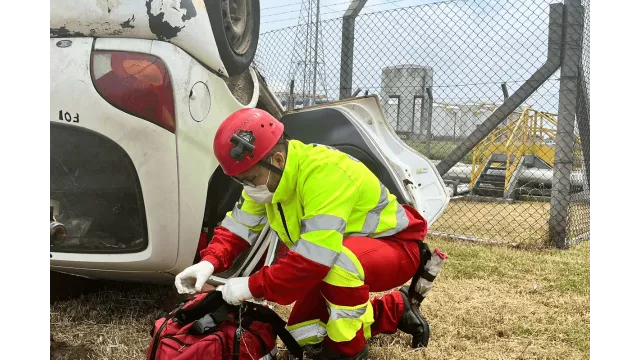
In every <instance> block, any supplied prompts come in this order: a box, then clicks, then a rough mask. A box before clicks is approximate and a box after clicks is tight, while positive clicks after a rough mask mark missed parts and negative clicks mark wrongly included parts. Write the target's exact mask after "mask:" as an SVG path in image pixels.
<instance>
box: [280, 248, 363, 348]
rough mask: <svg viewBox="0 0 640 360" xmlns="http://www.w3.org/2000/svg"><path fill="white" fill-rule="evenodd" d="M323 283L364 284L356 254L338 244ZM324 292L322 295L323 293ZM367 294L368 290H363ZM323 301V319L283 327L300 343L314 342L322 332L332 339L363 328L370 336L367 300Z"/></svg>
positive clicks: (339, 339) (333, 285)
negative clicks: (352, 302)
mask: <svg viewBox="0 0 640 360" xmlns="http://www.w3.org/2000/svg"><path fill="white" fill-rule="evenodd" d="M324 283H325V284H326V285H330V287H331V288H333V289H335V290H333V292H336V291H337V292H339V291H340V288H358V287H361V286H363V285H364V270H363V269H362V265H361V264H360V262H359V261H358V259H357V257H356V256H355V255H354V254H353V253H352V252H351V250H349V249H348V248H346V247H344V246H343V247H342V252H341V253H340V254H339V256H338V259H337V261H336V263H335V264H334V265H333V266H332V267H331V270H330V271H329V273H328V274H327V276H326V277H325V279H324ZM323 296H324V295H323ZM367 297H368V293H367ZM326 298H327V296H325V302H326V306H327V310H328V313H329V318H328V320H327V322H326V323H324V322H322V321H321V320H320V319H314V320H308V321H305V322H302V323H298V324H291V325H289V326H287V330H289V332H290V333H291V335H292V336H293V338H294V339H296V341H297V342H298V344H300V345H301V346H304V345H311V344H318V343H320V342H322V340H323V339H324V337H325V336H328V337H329V338H330V339H331V340H333V341H335V342H345V341H349V340H351V339H353V338H354V337H355V336H356V333H357V332H358V331H359V330H360V329H361V328H363V329H364V334H365V337H366V338H369V337H370V336H371V325H372V324H373V320H374V318H373V307H372V305H371V302H370V301H369V300H366V301H364V302H363V303H361V304H357V305H352V306H345V305H341V304H334V303H331V302H330V301H329V300H326Z"/></svg>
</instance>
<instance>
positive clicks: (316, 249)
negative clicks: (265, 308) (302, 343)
mask: <svg viewBox="0 0 640 360" xmlns="http://www.w3.org/2000/svg"><path fill="white" fill-rule="evenodd" d="M305 173H307V174H308V176H306V178H305V179H300V180H299V183H300V184H304V186H303V187H302V188H301V189H299V190H298V191H299V195H300V198H301V201H302V207H303V211H304V216H303V217H302V221H301V224H300V239H299V240H298V241H297V242H296V243H295V244H294V246H293V247H292V248H291V250H292V252H291V253H290V254H289V255H288V256H287V257H285V258H284V259H282V260H280V261H279V262H278V263H276V264H275V265H272V266H268V267H263V268H262V269H261V270H260V271H259V272H257V273H256V274H254V275H252V276H251V277H250V278H249V290H250V291H251V294H252V295H253V296H254V297H256V298H265V299H266V300H268V301H275V302H277V303H278V304H281V305H287V304H290V303H292V302H293V301H295V300H297V299H299V298H300V297H301V296H302V295H303V294H304V293H306V292H308V291H309V290H311V289H312V288H313V287H315V286H317V285H318V284H319V283H320V282H321V281H322V280H323V279H324V278H325V277H326V276H327V273H328V272H329V270H330V269H331V267H332V266H333V264H334V263H335V262H336V260H337V259H338V255H340V253H341V251H342V240H343V237H344V233H345V229H346V222H347V219H348V218H349V215H350V214H351V210H352V208H353V206H354V203H355V201H356V200H357V198H358V192H359V189H358V188H357V186H356V183H355V182H354V181H353V180H352V179H351V178H350V177H349V176H348V175H347V173H346V172H344V170H342V168H340V167H339V166H338V165H337V164H333V163H329V164H327V163H326V162H323V163H322V164H319V165H318V166H317V167H316V168H315V169H312V170H311V171H308V172H305Z"/></svg>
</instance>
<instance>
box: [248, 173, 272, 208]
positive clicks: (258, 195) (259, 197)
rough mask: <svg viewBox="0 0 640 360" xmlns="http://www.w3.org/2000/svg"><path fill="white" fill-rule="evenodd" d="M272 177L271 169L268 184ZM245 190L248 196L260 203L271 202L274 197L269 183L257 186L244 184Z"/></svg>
mask: <svg viewBox="0 0 640 360" xmlns="http://www.w3.org/2000/svg"><path fill="white" fill-rule="evenodd" d="M270 177H271V170H269V175H267V184H268V183H269V178H270ZM244 191H246V192H247V196H248V197H250V198H251V200H253V201H255V202H257V203H258V204H266V203H269V202H271V199H273V193H272V192H271V191H269V188H268V187H267V185H266V184H265V185H259V186H256V187H251V186H246V185H245V186H244Z"/></svg>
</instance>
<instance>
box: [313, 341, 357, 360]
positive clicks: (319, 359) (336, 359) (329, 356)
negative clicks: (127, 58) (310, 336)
mask: <svg viewBox="0 0 640 360" xmlns="http://www.w3.org/2000/svg"><path fill="white" fill-rule="evenodd" d="M307 354H308V353H307ZM307 356H308V357H309V359H312V360H368V359H369V347H368V346H366V345H365V347H364V349H362V350H360V352H359V353H357V354H355V355H354V356H345V355H342V354H338V353H335V352H333V351H332V350H329V349H327V348H326V347H322V349H320V351H319V352H318V353H317V354H314V355H310V354H308V355H307Z"/></svg>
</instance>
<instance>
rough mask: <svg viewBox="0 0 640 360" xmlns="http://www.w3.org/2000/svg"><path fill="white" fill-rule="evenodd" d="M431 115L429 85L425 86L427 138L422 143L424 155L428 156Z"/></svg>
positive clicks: (431, 101) (431, 98)
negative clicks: (423, 143)
mask: <svg viewBox="0 0 640 360" xmlns="http://www.w3.org/2000/svg"><path fill="white" fill-rule="evenodd" d="M432 116H433V92H432V91H431V87H428V88H427V121H426V127H427V138H426V139H425V145H424V156H426V157H427V158H429V156H431V119H432Z"/></svg>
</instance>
